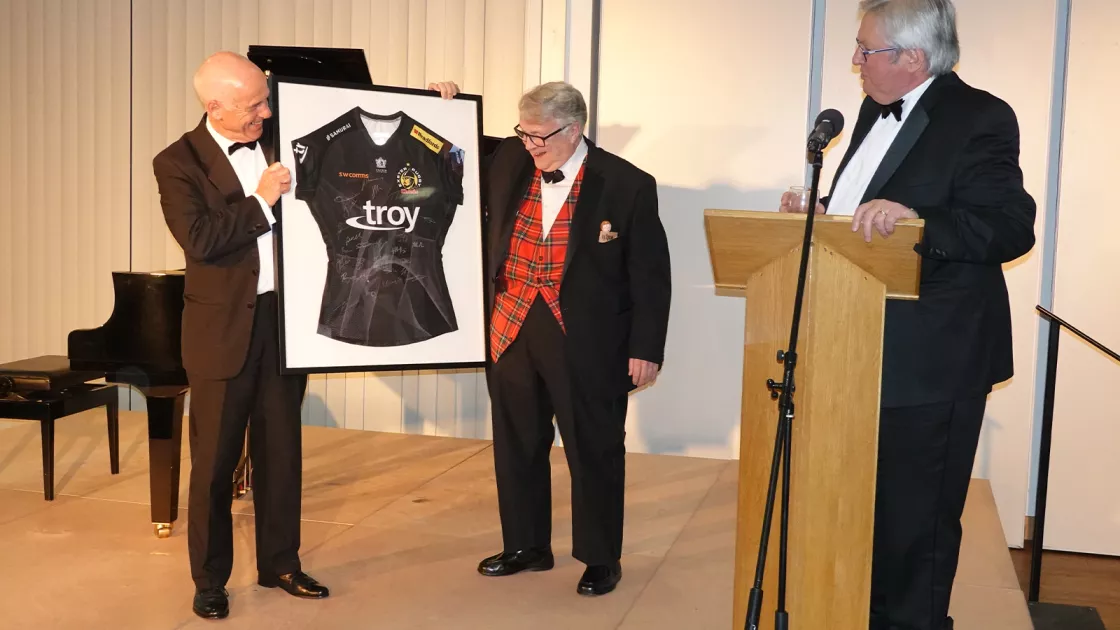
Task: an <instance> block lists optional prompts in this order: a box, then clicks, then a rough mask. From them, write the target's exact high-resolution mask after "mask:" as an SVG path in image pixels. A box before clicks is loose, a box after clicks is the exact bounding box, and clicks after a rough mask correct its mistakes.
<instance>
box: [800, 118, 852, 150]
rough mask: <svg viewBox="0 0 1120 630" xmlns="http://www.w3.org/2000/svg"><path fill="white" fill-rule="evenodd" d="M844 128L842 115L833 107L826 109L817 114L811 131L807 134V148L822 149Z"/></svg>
mask: <svg viewBox="0 0 1120 630" xmlns="http://www.w3.org/2000/svg"><path fill="white" fill-rule="evenodd" d="M843 130H844V115H843V114H841V113H840V112H838V111H836V110H835V109H826V110H824V111H823V112H821V113H820V114H819V115H818V116H817V121H816V122H815V123H813V133H811V134H809V142H808V149H809V150H810V151H824V148H825V147H827V146H828V143H829V142H832V139H833V138H835V137H836V136H838V135H840V132H841V131H843Z"/></svg>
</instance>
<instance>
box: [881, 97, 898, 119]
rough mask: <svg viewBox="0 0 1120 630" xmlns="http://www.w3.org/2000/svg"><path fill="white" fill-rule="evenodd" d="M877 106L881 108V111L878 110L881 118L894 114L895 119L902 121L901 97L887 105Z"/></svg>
mask: <svg viewBox="0 0 1120 630" xmlns="http://www.w3.org/2000/svg"><path fill="white" fill-rule="evenodd" d="M879 107H880V108H882V111H880V112H879V115H880V116H882V117H883V118H886V117H887V116H890V115H891V114H894V119H895V120H897V121H899V122H901V121H902V99H898V100H897V101H895V102H893V103H891V104H889V105H880V106H879Z"/></svg>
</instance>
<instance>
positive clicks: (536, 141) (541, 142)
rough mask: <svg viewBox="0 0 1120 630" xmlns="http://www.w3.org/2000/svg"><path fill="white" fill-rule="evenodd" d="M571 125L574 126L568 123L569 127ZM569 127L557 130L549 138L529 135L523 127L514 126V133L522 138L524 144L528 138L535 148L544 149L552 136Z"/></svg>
mask: <svg viewBox="0 0 1120 630" xmlns="http://www.w3.org/2000/svg"><path fill="white" fill-rule="evenodd" d="M570 124H572V123H568V125H570ZM568 125H563V126H561V127H560V128H559V129H557V130H556V131H553V132H552V133H550V134H548V135H547V136H537V135H533V134H531V133H529V132H528V131H525V130H524V129H522V128H521V125H516V126H514V128H513V132H514V133H516V134H517V137H518V138H521V141H522V142H524V141H525V138H528V139H529V141H530V142H532V143H533V145H534V146H538V147H543V146H544V143H545V141H547V140H548V139H549V138H551V137H552V136H555V135H556V134H558V133H560V132H561V131H563V130H564V129H565V128H567V126H568Z"/></svg>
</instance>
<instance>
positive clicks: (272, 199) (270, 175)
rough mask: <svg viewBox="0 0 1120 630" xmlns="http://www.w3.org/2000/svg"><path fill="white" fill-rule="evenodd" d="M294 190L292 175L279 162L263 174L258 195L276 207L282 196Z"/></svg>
mask: <svg viewBox="0 0 1120 630" xmlns="http://www.w3.org/2000/svg"><path fill="white" fill-rule="evenodd" d="M291 189H292V173H291V172H290V171H289V170H288V167H286V166H284V165H283V164H281V163H279V162H275V163H273V165H272V166H270V167H268V168H266V169H265V170H264V172H263V173H261V183H259V184H257V194H258V195H260V196H261V197H263V198H264V201H265V203H267V204H268V205H269V206H275V205H276V201H277V200H278V199H280V195H283V194H284V193H286V192H288V191H289V190H291Z"/></svg>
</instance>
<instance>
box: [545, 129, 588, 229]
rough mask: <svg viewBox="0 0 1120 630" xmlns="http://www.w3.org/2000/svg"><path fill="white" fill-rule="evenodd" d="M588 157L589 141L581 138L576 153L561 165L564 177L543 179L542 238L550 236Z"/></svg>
mask: <svg viewBox="0 0 1120 630" xmlns="http://www.w3.org/2000/svg"><path fill="white" fill-rule="evenodd" d="M586 158H587V141H586V140H584V139H583V138H580V140H579V144H578V145H577V146H576V151H575V153H573V154H572V157H570V158H568V161H567V162H564V164H563V165H562V166H561V167H560V172H562V173H564V179H562V180H560V181H558V182H556V183H555V184H550V183H548V182H546V181H544V179H543V178H542V179H541V240H544V239H545V238H546V237H547V236H548V231H549V230H551V229H552V224H553V223H555V222H556V217H557V216H559V215H560V208H563V207H564V202H565V201H567V199H568V195H569V194H570V193H571V192H572V184H573V183H574V182H575V181H576V175H579V169H580V167H581V166H583V161H584V159H586Z"/></svg>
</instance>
